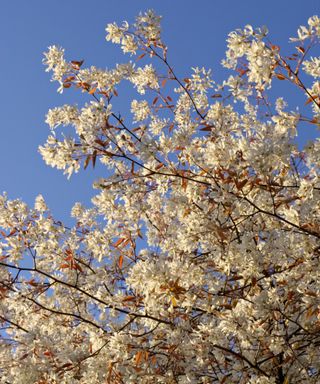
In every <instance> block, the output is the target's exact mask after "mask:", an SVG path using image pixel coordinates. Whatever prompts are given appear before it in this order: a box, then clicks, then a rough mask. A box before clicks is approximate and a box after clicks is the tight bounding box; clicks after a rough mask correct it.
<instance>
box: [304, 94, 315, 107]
mask: <svg viewBox="0 0 320 384" xmlns="http://www.w3.org/2000/svg"><path fill="white" fill-rule="evenodd" d="M315 98H316V96H311V97H309V98H308V99H307V101H306V102H305V103H304V105H308V104H310V103H311V102H314V100H315Z"/></svg>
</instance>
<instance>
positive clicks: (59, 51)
mask: <svg viewBox="0 0 320 384" xmlns="http://www.w3.org/2000/svg"><path fill="white" fill-rule="evenodd" d="M43 64H45V65H46V66H47V68H46V72H50V71H53V74H52V81H58V82H59V83H60V87H59V89H58V92H60V93H62V91H63V78H64V77H65V76H66V74H68V72H69V71H70V69H71V67H70V64H69V63H67V62H66V61H65V59H64V49H63V48H61V47H57V46H56V45H53V46H50V47H49V49H48V52H45V54H44V59H43Z"/></svg>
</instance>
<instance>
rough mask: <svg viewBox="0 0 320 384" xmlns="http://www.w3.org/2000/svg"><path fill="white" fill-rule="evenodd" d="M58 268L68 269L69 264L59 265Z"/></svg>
mask: <svg viewBox="0 0 320 384" xmlns="http://www.w3.org/2000/svg"><path fill="white" fill-rule="evenodd" d="M59 268H61V269H64V268H70V264H60V266H59Z"/></svg>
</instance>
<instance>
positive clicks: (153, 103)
mask: <svg viewBox="0 0 320 384" xmlns="http://www.w3.org/2000/svg"><path fill="white" fill-rule="evenodd" d="M158 99H159V96H156V97H155V98H154V99H153V102H152V105H155V104H156V103H157V101H158Z"/></svg>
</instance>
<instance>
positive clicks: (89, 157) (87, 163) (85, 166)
mask: <svg viewBox="0 0 320 384" xmlns="http://www.w3.org/2000/svg"><path fill="white" fill-rule="evenodd" d="M90 159H91V155H88V156H87V157H86V159H85V161H84V166H83V168H84V169H87V167H88V165H89V162H90Z"/></svg>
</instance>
